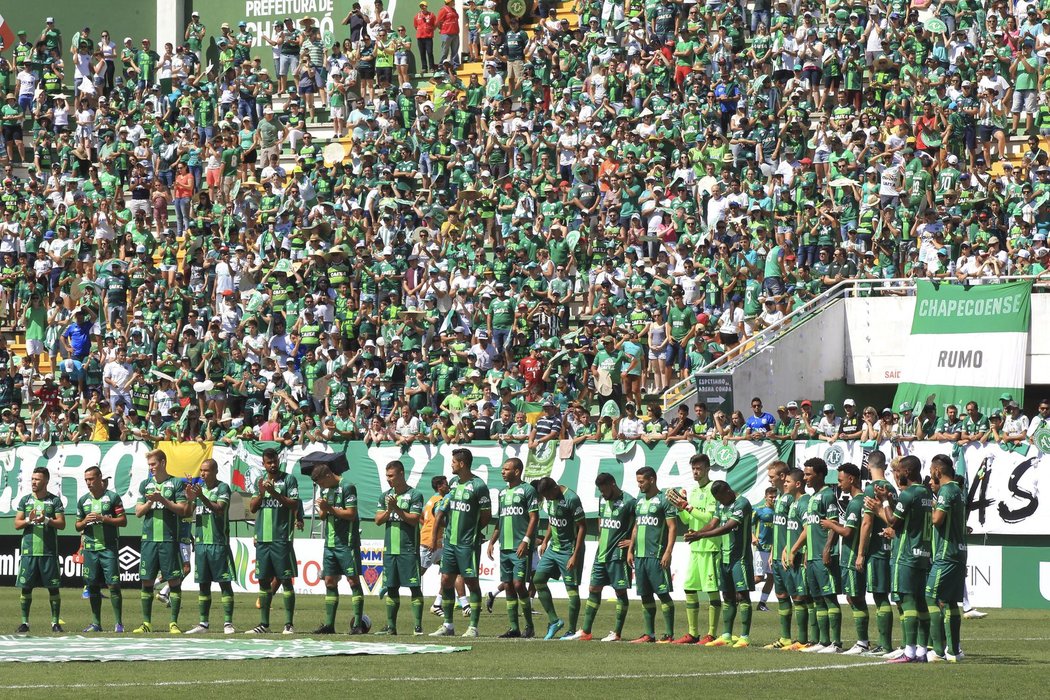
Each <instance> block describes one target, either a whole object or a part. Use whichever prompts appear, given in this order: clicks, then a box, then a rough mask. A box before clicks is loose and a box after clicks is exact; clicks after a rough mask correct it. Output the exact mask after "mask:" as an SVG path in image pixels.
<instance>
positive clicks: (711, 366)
mask: <svg viewBox="0 0 1050 700" xmlns="http://www.w3.org/2000/svg"><path fill="white" fill-rule="evenodd" d="M923 279H926V280H928V281H938V282H940V283H941V284H960V285H964V284H969V283H968V282H961V281H959V280H958V279H955V278H948V279H944V280H931V279H930V278H922V277H919V278H914V277H894V278H891V279H851V280H843V281H842V282H839V283H838V284H836V285H834V286H833V287H830V288H829V289H826V290H825V291H823V292H821V293H820V294H819V295H817V296H816V297H814V298H812V299H810V300H809V301H807V302H806V303H805V304H803V305H802V306H800V307H798V308H797V309H794V310H793V311H792V312H791V313H789V314H787V315H786V316H784V318H783V319H781V320H780V322H779V323H777V324H776V325H773V326H770V327H768V328H763V329H762V330H760V331H759V332H758V333H756V334H754V335H752V336H749V337H748V338H746V339H745V340H741V341H740V343H739V344H738V345H737V346H736V347H735V348H733V349H732V350H730V351H728V352H726V353H725V354H723V355H722V356H720V357H717V358H715V359H714V360H712V361H711V362H709V363H707V364H706V365H704V366H703V367H701V368H699V369H697V370H695V371H693V373H692V374H691V375H690V376H688V377H686V378H685V379H682V380H681V381H679V382H678V383H676V384H674V385H672V386H671V387H669V388H668V389H667V390H666V391H665V392H664V395H663V397H662V403H663V410H664V414H665V415H667V414H668V413H669V412H670V411H672V410H674V408H675V407H676V406H678V404H680V403H682V402H684V401H687V400H689V398H691V397H692V396H693V395H694V394H695V393H696V376H697V375H701V374H707V373H724V374H732V372H733V370H734V369H735V368H736V367H739V366H740V365H742V364H743V363H745V362H747V361H748V360H749V359H751V358H752V357H754V356H755V355H757V354H758V353H759V352H761V351H762V350H764V349H766V348H768V347H769V346H770V345H772V344H773V343H774V341H776V340H777V339H778V338H781V337H783V336H784V335H786V334H788V333H791V332H792V331H795V330H797V329H798V328H800V327H801V326H803V325H805V323H806V322H808V321H811V320H812V319H814V318H816V317H817V316H818V315H820V313H821V312H823V311H824V310H826V309H828V308H830V307H831V305H832V302H835V301H838V300H840V299H845V298H847V297H851V296H852V297H859V296H865V295H872V296H876V295H877V296H886V295H889V294H893V295H896V296H912V295H914V294H915V283H916V282H918V281H920V280H923ZM1023 280H1033V281H1034V282H1035V285H1034V286H1035V287H1038V288H1039V289H1043V290H1048V289H1050V279H1048V278H1046V277H1039V276H1036V275H1012V276H1005V277H995V278H980V280H979V283H980V284H1002V283H1004V282H1020V281H1023Z"/></svg>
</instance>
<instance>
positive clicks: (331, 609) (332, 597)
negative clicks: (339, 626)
mask: <svg viewBox="0 0 1050 700" xmlns="http://www.w3.org/2000/svg"><path fill="white" fill-rule="evenodd" d="M338 611H339V589H338V588H326V589H325V590H324V623H325V624H326V625H328V626H329V627H335V614H336V613H337V612H338Z"/></svg>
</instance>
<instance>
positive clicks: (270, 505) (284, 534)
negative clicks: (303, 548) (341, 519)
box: [255, 474, 349, 543]
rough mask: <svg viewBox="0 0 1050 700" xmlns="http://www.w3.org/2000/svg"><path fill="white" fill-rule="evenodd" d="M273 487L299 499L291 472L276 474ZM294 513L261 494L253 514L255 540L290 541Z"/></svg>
mask: <svg viewBox="0 0 1050 700" xmlns="http://www.w3.org/2000/svg"><path fill="white" fill-rule="evenodd" d="M273 488H274V491H276V492H277V493H279V494H281V495H283V496H287V497H288V498H294V499H295V500H299V484H298V482H296V480H295V477H293V476H292V475H291V474H278V475H277V477H276V478H275V479H274V483H273ZM295 514H296V509H294V508H285V507H284V506H283V505H281V502H280V501H278V500H277V499H276V498H272V497H267V496H263V499H262V506H261V507H260V508H259V511H258V512H257V513H256V514H255V541H256V542H267V543H268V542H291V541H292V528H293V527H294V526H295ZM348 522H349V521H348ZM325 527H326V528H327V523H326V525H325Z"/></svg>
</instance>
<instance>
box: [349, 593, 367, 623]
mask: <svg viewBox="0 0 1050 700" xmlns="http://www.w3.org/2000/svg"><path fill="white" fill-rule="evenodd" d="M350 608H351V611H352V612H353V614H354V619H353V621H352V623H351V624H353V625H354V626H355V627H356V626H358V625H360V624H362V623H361V620H362V619H363V618H364V616H365V592H364V590H363V589H362V588H361V584H360V583H358V584H357V585H356V586H350Z"/></svg>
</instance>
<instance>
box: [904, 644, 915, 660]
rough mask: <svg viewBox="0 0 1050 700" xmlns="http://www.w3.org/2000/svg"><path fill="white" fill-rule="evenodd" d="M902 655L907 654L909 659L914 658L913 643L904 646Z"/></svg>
mask: <svg viewBox="0 0 1050 700" xmlns="http://www.w3.org/2000/svg"><path fill="white" fill-rule="evenodd" d="M904 655H905V656H907V657H908V658H909V659H914V658H915V647H914V645H911V644H909V645H908V646H906V647H904Z"/></svg>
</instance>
